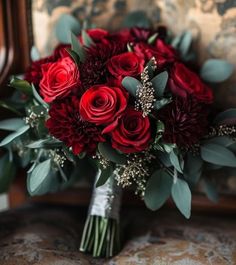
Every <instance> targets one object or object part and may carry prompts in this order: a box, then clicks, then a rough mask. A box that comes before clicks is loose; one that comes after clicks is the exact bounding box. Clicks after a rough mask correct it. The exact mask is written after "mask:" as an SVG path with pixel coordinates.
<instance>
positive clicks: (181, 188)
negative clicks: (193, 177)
mask: <svg viewBox="0 0 236 265" xmlns="http://www.w3.org/2000/svg"><path fill="white" fill-rule="evenodd" d="M171 195H172V198H173V200H174V202H175V205H176V206H177V208H178V209H179V210H180V212H181V213H182V214H183V215H184V216H185V217H186V218H188V219H189V217H190V215H191V198H192V195H191V191H190V189H189V186H188V183H187V182H186V181H185V180H183V179H180V178H177V181H176V182H175V183H174V184H173V185H172V189H171Z"/></svg>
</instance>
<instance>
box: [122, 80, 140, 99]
mask: <svg viewBox="0 0 236 265" xmlns="http://www.w3.org/2000/svg"><path fill="white" fill-rule="evenodd" d="M122 86H123V87H124V88H125V89H126V90H127V91H128V92H129V93H130V94H131V95H132V96H133V97H136V91H137V89H138V88H139V87H142V84H141V82H140V81H139V80H137V79H135V78H134V77H131V76H126V77H125V78H124V79H123V80H122Z"/></svg>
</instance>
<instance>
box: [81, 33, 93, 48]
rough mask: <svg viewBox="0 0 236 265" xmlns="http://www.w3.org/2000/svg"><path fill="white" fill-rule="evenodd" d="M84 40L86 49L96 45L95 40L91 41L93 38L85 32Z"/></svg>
mask: <svg viewBox="0 0 236 265" xmlns="http://www.w3.org/2000/svg"><path fill="white" fill-rule="evenodd" d="M82 39H83V43H84V45H85V46H86V47H90V46H92V45H95V43H94V42H93V40H92V39H91V37H90V36H89V35H88V34H87V32H86V31H85V30H82Z"/></svg>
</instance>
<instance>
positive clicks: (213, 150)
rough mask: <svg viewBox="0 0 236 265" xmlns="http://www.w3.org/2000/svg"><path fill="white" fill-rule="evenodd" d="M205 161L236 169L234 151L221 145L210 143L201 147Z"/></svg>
mask: <svg viewBox="0 0 236 265" xmlns="http://www.w3.org/2000/svg"><path fill="white" fill-rule="evenodd" d="M201 157H202V159H203V160H204V161H206V162H209V163H212V164H216V165H220V166H228V167H236V156H235V155H234V153H233V152H232V151H230V150H229V149H227V148H225V147H224V146H222V145H219V144H213V143H208V144H204V145H202V146H201Z"/></svg>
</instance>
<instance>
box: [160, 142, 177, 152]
mask: <svg viewBox="0 0 236 265" xmlns="http://www.w3.org/2000/svg"><path fill="white" fill-rule="evenodd" d="M162 147H163V150H164V151H165V152H167V153H171V152H172V151H173V149H174V148H176V144H164V143H163V144H162Z"/></svg>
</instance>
